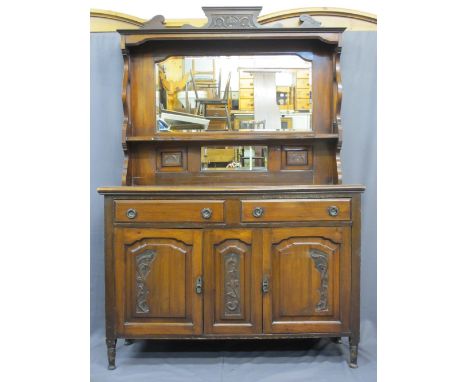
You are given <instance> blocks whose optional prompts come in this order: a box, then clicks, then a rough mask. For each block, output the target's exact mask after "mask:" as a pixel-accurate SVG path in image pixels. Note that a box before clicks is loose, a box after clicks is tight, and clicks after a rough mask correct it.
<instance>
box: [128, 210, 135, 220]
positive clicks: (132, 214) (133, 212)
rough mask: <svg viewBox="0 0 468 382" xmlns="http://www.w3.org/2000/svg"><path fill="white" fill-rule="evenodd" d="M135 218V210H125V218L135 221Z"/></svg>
mask: <svg viewBox="0 0 468 382" xmlns="http://www.w3.org/2000/svg"><path fill="white" fill-rule="evenodd" d="M136 216H137V212H136V209H134V208H129V209H128V210H127V218H129V219H135V218H136Z"/></svg>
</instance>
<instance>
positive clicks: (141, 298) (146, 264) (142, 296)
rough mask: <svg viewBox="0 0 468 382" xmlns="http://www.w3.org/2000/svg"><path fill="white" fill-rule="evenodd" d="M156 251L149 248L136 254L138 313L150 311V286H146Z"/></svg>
mask: <svg viewBox="0 0 468 382" xmlns="http://www.w3.org/2000/svg"><path fill="white" fill-rule="evenodd" d="M155 257H156V252H155V251H154V250H151V249H148V250H146V251H144V252H142V253H140V254H138V255H136V256H135V263H136V264H135V265H136V313H149V305H148V300H147V297H148V293H149V291H148V288H147V286H146V277H147V276H148V273H149V272H150V270H151V265H152V263H153V260H154V258H155Z"/></svg>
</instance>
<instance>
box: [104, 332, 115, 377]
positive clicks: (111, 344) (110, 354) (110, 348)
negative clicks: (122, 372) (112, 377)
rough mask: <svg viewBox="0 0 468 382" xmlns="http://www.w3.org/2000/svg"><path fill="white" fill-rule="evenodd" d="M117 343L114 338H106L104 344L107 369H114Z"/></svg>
mask: <svg viewBox="0 0 468 382" xmlns="http://www.w3.org/2000/svg"><path fill="white" fill-rule="evenodd" d="M116 344H117V340H116V339H115V338H107V339H106V345H107V360H108V362H109V365H108V366H107V368H108V369H109V370H114V369H115V345H116Z"/></svg>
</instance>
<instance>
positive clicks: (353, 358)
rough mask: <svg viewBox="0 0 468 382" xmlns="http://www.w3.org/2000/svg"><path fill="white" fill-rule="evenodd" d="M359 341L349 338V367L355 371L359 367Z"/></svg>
mask: <svg viewBox="0 0 468 382" xmlns="http://www.w3.org/2000/svg"><path fill="white" fill-rule="evenodd" d="M358 345H359V341H358V339H356V338H354V337H349V367H351V368H353V369H355V368H357V367H358V365H357V357H358Z"/></svg>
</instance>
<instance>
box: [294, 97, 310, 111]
mask: <svg viewBox="0 0 468 382" xmlns="http://www.w3.org/2000/svg"><path fill="white" fill-rule="evenodd" d="M296 109H297V110H309V109H310V101H309V99H305V98H298V99H297V100H296Z"/></svg>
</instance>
